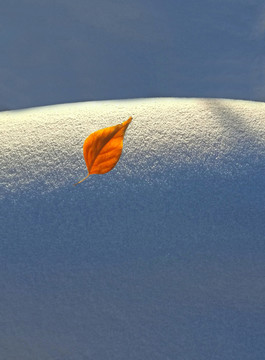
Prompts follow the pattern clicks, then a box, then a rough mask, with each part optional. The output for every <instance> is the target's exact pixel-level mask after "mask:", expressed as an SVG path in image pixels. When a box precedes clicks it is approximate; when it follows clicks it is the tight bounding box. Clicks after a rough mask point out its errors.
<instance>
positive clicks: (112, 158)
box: [75, 117, 132, 185]
mask: <svg viewBox="0 0 265 360" xmlns="http://www.w3.org/2000/svg"><path fill="white" fill-rule="evenodd" d="M131 121H132V117H130V118H129V119H128V120H127V121H124V122H123V123H122V124H118V125H116V126H110V127H107V128H105V129H101V130H98V131H96V132H94V133H92V134H91V135H89V137H88V138H86V140H85V142H84V146H83V153H84V158H85V162H86V166H87V170H88V175H87V176H86V177H85V178H84V179H83V180H81V181H79V182H78V183H76V184H75V185H77V184H80V183H81V182H82V181H84V180H85V179H87V178H88V176H89V175H91V174H105V173H107V172H108V171H110V170H112V169H113V168H114V166H115V165H116V164H117V162H118V161H119V158H120V156H121V152H122V147H123V137H124V134H125V131H126V129H127V127H128V125H129V124H130V122H131Z"/></svg>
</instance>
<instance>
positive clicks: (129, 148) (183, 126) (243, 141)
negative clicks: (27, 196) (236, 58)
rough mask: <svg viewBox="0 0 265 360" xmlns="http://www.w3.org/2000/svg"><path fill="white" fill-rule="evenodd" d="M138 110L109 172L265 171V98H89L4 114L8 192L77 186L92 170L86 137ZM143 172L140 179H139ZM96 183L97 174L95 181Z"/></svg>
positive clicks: (115, 177) (2, 148)
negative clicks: (85, 153)
mask: <svg viewBox="0 0 265 360" xmlns="http://www.w3.org/2000/svg"><path fill="white" fill-rule="evenodd" d="M129 116H132V117H133V121H132V123H131V124H130V126H129V128H128V130H127V132H126V135H125V140H124V149H123V154H122V157H121V159H120V161H119V163H118V164H117V166H116V168H115V169H113V170H112V171H111V172H110V173H109V174H106V175H104V176H108V178H109V180H112V181H114V182H119V181H121V182H123V181H124V179H127V180H128V179H130V178H131V179H135V178H137V179H138V180H141V181H145V180H147V181H152V178H154V177H156V178H159V177H157V176H156V175H155V176H154V174H162V173H166V174H165V178H166V177H168V176H175V175H174V174H175V173H176V172H179V171H182V170H183V169H185V173H186V174H189V173H194V174H197V175H202V174H204V175H205V174H206V175H207V174H217V175H220V176H226V177H227V176H235V175H236V176H241V175H243V176H245V175H246V174H247V175H253V174H256V173H257V172H259V171H261V172H262V171H263V170H262V169H263V168H264V165H263V164H264V160H265V103H259V102H250V101H239V100H223V99H180V98H158V99H139V100H126V101H125V100H121V101H99V102H84V103H76V104H65V105H55V106H49V107H40V108H33V109H28V110H23V111H9V112H4V113H1V114H0V128H1V129H0V131H1V134H3V136H2V140H1V143H0V153H1V160H0V161H1V163H0V168H1V188H2V192H3V193H4V194H7V193H9V192H12V193H14V192H15V193H16V192H17V191H19V190H22V189H25V190H27V189H30V188H36V189H38V191H44V192H46V191H51V190H54V189H56V188H61V187H65V186H72V184H73V183H74V182H76V181H78V180H80V179H81V178H83V177H84V175H86V172H87V170H86V166H85V162H84V159H83V154H82V146H83V142H84V140H85V138H86V137H87V136H88V135H89V134H90V133H92V132H93V131H96V130H98V129H100V128H103V127H107V126H111V125H116V124H118V123H121V122H123V121H125V120H126V119H127V118H129ZM137 179H136V180H137ZM92 183H93V182H92Z"/></svg>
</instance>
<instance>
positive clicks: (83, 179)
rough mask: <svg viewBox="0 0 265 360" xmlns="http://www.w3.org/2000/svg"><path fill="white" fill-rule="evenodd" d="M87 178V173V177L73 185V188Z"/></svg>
mask: <svg viewBox="0 0 265 360" xmlns="http://www.w3.org/2000/svg"><path fill="white" fill-rule="evenodd" d="M88 177H89V173H88V175H87V176H86V177H85V178H84V179H83V180H80V181H78V182H77V183H75V184H74V186H76V185H78V184H81V182H83V181H84V180H86V179H87V178H88Z"/></svg>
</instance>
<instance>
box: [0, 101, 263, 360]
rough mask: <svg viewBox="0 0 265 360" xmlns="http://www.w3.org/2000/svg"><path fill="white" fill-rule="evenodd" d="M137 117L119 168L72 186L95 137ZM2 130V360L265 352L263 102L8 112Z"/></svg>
mask: <svg viewBox="0 0 265 360" xmlns="http://www.w3.org/2000/svg"><path fill="white" fill-rule="evenodd" d="M129 116H132V117H133V121H132V123H131V124H130V126H129V128H128V129H127V132H126V134H125V139H124V148H123V154H122V156H121V158H120V161H119V162H118V164H117V166H116V167H115V168H114V169H113V170H112V171H111V172H109V173H107V174H105V175H93V176H91V177H89V178H88V179H87V180H86V181H85V182H83V183H82V184H80V185H78V186H76V187H74V186H73V184H74V183H75V182H77V181H79V180H80V179H82V178H83V177H84V176H85V175H86V174H87V170H86V166H85V162H84V159H83V154H82V146H83V142H84V140H85V138H86V137H87V136H88V135H89V134H90V133H91V132H93V131H96V130H98V129H100V128H103V127H107V126H111V125H116V124H118V123H121V122H123V121H125V120H127V119H128V118H129ZM0 128H1V134H3V135H2V139H1V142H0V153H1V160H0V161H1V163H0V169H1V201H0V212H1V217H2V218H1V230H0V231H1V233H0V239H1V241H0V271H1V284H0V285H1V288H2V289H6V291H5V293H4V297H3V302H2V305H3V306H2V309H4V311H3V314H4V315H3V316H4V320H3V321H4V322H2V323H5V324H7V325H6V326H5V328H1V329H0V332H1V334H0V335H1V336H0V349H3V350H2V357H3V358H17V356H18V354H19V358H20V359H27V360H28V359H36V358H38V359H47V358H51V359H55V358H56V359H59V358H63V359H70V358H71V359H72V358H75V359H78V360H79V359H85V358H90V357H91V358H93V359H103V358H111V359H120V358H132V359H143V358H145V359H165V358H176V354H177V355H179V356H181V357H182V358H196V359H204V358H205V356H206V357H207V356H209V354H211V358H212V359H217V358H222V359H229V358H231V356H232V357H233V356H234V357H238V356H239V357H240V358H241V359H247V358H248V357H247V354H249V356H250V357H251V356H252V353H250V351H251V348H253V347H255V348H261V347H263V345H264V343H263V342H260V343H259V338H258V337H256V336H252V335H251V334H250V333H249V332H248V328H247V330H245V333H244V334H242V329H243V328H244V329H245V328H246V326H245V325H246V324H248V323H250V322H253V321H254V320H253V319H254V318H255V316H254V314H256V313H258V312H260V311H264V304H263V302H262V299H263V298H264V294H263V292H264V291H263V289H264V287H263V286H262V284H261V282H260V281H261V279H264V274H265V271H264V263H265V255H264V254H265V242H264V234H265V221H264V214H265V205H264V204H265V190H264V189H265V186H264V185H265V180H264V179H265V166H264V164H265V104H264V103H255V102H247V101H235V100H221V99H211V100H210V99H167V98H164V99H148V100H131V101H106V102H87V103H77V104H69V105H57V106H50V107H42V108H35V109H28V110H24V111H14V112H4V113H1V114H0ZM262 274H263V275H262ZM73 294H75V295H73ZM176 309H178V310H176ZM209 309H211V310H209ZM233 309H234V310H233ZM246 309H247V312H246ZM252 310H253V313H252ZM176 311H177V312H176ZM208 311H209V312H208ZM233 311H235V312H233ZM241 312H242V313H241ZM177 313H179V314H180V313H181V314H183V315H182V316H183V318H178V316H177V315H176V314H177ZM239 313H240V314H241V315H240V317H237V316H238V314H239ZM203 314H204V315H203ZM198 316H199V317H200V320H198ZM233 317H234V318H233ZM231 318H233V319H236V320H235V321H234V323H233V326H234V327H235V328H236V329H237V330H234V331H233V333H231V334H230V335H231V337H230V338H229V339H228V338H227V336H229V335H227V334H229V329H230V328H229V326H228V325H227V326H226V324H224V321H227V322H228V323H229V321H230V320H231ZM29 319H31V320H29ZM29 321H30V326H28V322H29ZM255 321H256V320H255ZM106 324H108V325H106ZM148 324H149V325H148ZM194 324H196V325H194ZM106 326H107V328H106ZM156 326H158V328H157V327H156ZM255 326H256V328H255V331H256V332H257V333H262V331H263V330H264V322H263V323H262V324H261V322H259V321H257V322H255ZM159 328H161V329H164V330H161V331H160V330H158V329H159ZM14 329H15V330H14ZM67 329H68V330H67ZM69 329H71V331H70V330H69ZM108 329H109V330H108ZM109 331H110V332H109ZM191 333H193V335H192V336H193V338H192V337H190V334H191ZM212 333H217V334H218V339H219V341H220V342H221V345H220V343H219V344H217V343H216V340H215V339H213V338H211V334H212ZM99 334H101V335H99ZM110 334H112V335H110ZM176 334H178V336H176ZM126 336H128V338H127V337H126ZM237 336H238V338H237ZM204 337H205V338H206V337H207V338H208V339H210V340H209V342H208V343H207V346H208V347H207V349H205V346H204V345H203V344H204ZM128 339H129V340H128ZM242 339H246V340H247V341H243V342H242V341H241V340H242ZM250 339H252V340H250ZM249 342H251V344H252V345H251V346H249ZM245 343H246V344H248V347H247V348H246V347H244V346H243V344H245ZM124 344H127V345H128V346H127V345H126V346H125V345H124ZM129 344H131V346H132V349H131V353H130V354H131V355H130V356H128V353H127V351H128V348H129V347H130V345H129ZM222 344H223V345H222ZM238 344H241V345H242V346H243V347H240V346H239V345H238ZM237 345H238V346H237ZM16 349H19V350H17V352H16ZM59 349H64V350H59ZM0 354H1V350H0ZM245 355H246V356H245ZM60 356H61V357H60ZM250 357H249V358H250ZM257 358H258V357H257Z"/></svg>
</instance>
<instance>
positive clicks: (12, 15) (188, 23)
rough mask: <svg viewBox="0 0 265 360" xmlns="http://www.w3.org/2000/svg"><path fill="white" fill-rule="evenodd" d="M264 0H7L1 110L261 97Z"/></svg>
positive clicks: (0, 30)
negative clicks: (166, 98) (139, 100)
mask: <svg viewBox="0 0 265 360" xmlns="http://www.w3.org/2000/svg"><path fill="white" fill-rule="evenodd" d="M264 24H265V7H264V1H263V0H251V1H249V0H233V1H231V0H202V1H197V0H163V1H162V0H152V1H151V0H145V1H141V0H134V1H129V0H127V1H122V0H116V1H109V0H76V1H70V0H45V1H41V0H10V1H8V2H7V1H6V2H2V5H1V6H0V46H1V56H0V79H1V81H0V109H1V110H4V109H15V108H25V107H30V106H37V105H47V104H56V103H65V102H76V101H86V100H103V99H121V98H122V99H123V98H137V97H160V96H174V97H175V96H176V97H183V96H184V97H225V98H240V99H251V100H261V101H264V99H265V97H264V90H265V71H264V68H265V47H264V40H265V35H264V29H265V25H264Z"/></svg>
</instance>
